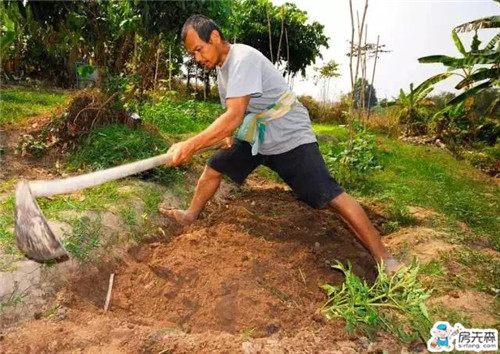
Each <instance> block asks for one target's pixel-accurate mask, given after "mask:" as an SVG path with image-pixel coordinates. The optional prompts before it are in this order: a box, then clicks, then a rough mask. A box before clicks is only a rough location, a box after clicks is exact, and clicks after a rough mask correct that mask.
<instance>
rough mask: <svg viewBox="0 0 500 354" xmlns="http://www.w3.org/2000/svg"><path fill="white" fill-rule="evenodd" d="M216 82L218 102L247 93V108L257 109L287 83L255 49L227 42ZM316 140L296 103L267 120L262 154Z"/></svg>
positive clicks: (304, 112)
mask: <svg viewBox="0 0 500 354" xmlns="http://www.w3.org/2000/svg"><path fill="white" fill-rule="evenodd" d="M217 85H218V88H219V95H220V99H221V103H222V106H223V107H224V108H226V99H227V98H231V97H241V96H246V95H250V96H251V98H250V102H249V104H248V107H247V111H248V112H251V113H258V112H262V111H265V110H266V108H267V107H268V106H269V105H270V104H273V103H275V102H276V101H277V100H278V99H279V97H280V96H281V94H282V93H283V92H285V91H286V90H287V89H288V85H287V83H286V81H285V79H284V78H283V76H281V74H280V73H279V71H278V70H277V69H276V68H275V67H274V66H273V64H272V63H271V62H270V61H269V60H268V59H267V58H266V57H265V56H264V55H263V54H262V53H261V52H259V51H258V50H257V49H255V48H252V47H250V46H247V45H245V44H231V48H230V50H229V53H228V55H227V58H226V61H225V62H224V64H222V66H221V67H217ZM315 141H316V136H315V135H314V133H313V131H312V128H311V120H310V118H309V113H308V112H307V109H306V108H305V107H304V106H303V105H302V104H301V103H300V102H297V104H296V105H295V106H294V107H293V108H292V109H291V110H290V112H288V113H287V114H285V115H284V116H283V117H281V118H278V119H275V120H271V121H269V122H268V123H267V127H266V133H265V136H264V143H263V144H261V145H260V147H259V153H260V154H262V155H276V154H281V153H284V152H287V151H290V150H292V149H294V148H296V147H297V146H299V145H302V144H307V143H313V142H315Z"/></svg>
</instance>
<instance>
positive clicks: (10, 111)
mask: <svg viewBox="0 0 500 354" xmlns="http://www.w3.org/2000/svg"><path fill="white" fill-rule="evenodd" d="M68 98H69V96H68V94H66V93H62V92H55V91H49V90H43V91H41V90H40V91H37V90H29V89H24V88H23V89H21V88H18V89H8V90H2V91H1V92H0V122H1V123H2V124H6V123H19V122H22V120H23V119H24V118H27V117H30V116H34V115H38V114H41V113H44V112H47V111H50V110H53V109H54V108H56V107H57V106H60V105H61V104H63V103H65V102H66V101H67V100H68Z"/></svg>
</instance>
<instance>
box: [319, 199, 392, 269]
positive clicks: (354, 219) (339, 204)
mask: <svg viewBox="0 0 500 354" xmlns="http://www.w3.org/2000/svg"><path fill="white" fill-rule="evenodd" d="M329 206H330V207H332V208H333V209H335V211H337V212H338V213H339V215H340V217H341V218H342V219H343V220H344V221H345V222H346V223H347V225H349V227H350V228H351V230H352V231H353V232H354V234H355V235H356V236H357V237H358V238H359V240H360V241H361V242H362V243H363V245H364V246H365V247H366V248H368V250H369V251H370V252H371V254H372V255H373V257H374V258H375V259H376V260H381V259H386V258H389V257H391V254H390V253H389V251H388V250H387V249H386V248H385V246H384V244H383V243H382V240H381V238H380V235H379V233H378V231H377V230H376V229H375V227H374V226H373V224H372V222H371V221H370V219H368V216H367V215H366V213H365V211H364V210H363V208H362V207H361V205H359V203H358V202H357V201H356V199H354V198H353V197H351V196H350V195H349V194H347V193H346V192H344V193H342V194H340V195H339V196H337V197H336V198H334V199H333V200H332V201H330V203H329Z"/></svg>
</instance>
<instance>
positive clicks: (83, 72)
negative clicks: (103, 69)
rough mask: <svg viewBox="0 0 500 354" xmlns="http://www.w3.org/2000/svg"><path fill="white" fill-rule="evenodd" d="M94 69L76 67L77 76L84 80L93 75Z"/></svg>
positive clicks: (85, 66)
mask: <svg viewBox="0 0 500 354" xmlns="http://www.w3.org/2000/svg"><path fill="white" fill-rule="evenodd" d="M94 71H95V69H94V67H93V66H92V65H81V66H79V67H78V69H77V72H78V75H79V76H80V77H81V78H82V79H84V80H85V79H86V78H87V77H88V76H89V75H92V74H93V73H94Z"/></svg>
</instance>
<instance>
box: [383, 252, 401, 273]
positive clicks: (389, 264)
mask: <svg viewBox="0 0 500 354" xmlns="http://www.w3.org/2000/svg"><path fill="white" fill-rule="evenodd" d="M402 266H403V264H402V263H399V262H398V261H397V260H396V258H394V257H392V256H391V257H388V258H385V259H384V271H385V273H386V274H387V275H394V273H396V272H397V271H398V270H399V268H401V267H402Z"/></svg>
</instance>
